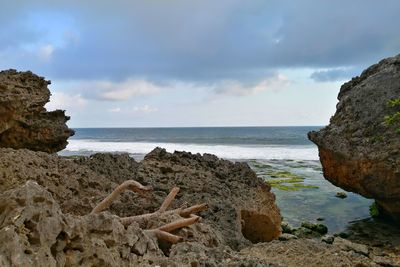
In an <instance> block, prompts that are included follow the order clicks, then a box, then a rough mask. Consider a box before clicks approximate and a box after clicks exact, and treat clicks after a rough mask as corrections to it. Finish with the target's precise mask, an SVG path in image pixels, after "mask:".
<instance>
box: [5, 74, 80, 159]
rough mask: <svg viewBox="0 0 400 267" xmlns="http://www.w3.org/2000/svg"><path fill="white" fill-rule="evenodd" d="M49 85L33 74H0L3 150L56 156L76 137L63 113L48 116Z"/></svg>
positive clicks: (58, 111) (53, 112)
mask: <svg viewBox="0 0 400 267" xmlns="http://www.w3.org/2000/svg"><path fill="white" fill-rule="evenodd" d="M49 84H50V82H49V81H46V80H45V79H44V78H42V77H39V76H37V75H35V74H33V73H31V72H17V71H15V70H7V71H1V72H0V147H11V148H16V149H19V148H27V149H31V150H36V151H44V152H49V153H53V152H57V151H60V150H62V149H64V148H65V147H66V145H67V144H68V143H67V139H68V137H70V136H71V135H73V134H74V132H73V130H71V129H68V127H67V125H66V124H65V123H66V122H67V120H69V117H67V116H65V114H64V111H62V110H56V111H52V112H47V111H46V109H45V108H44V105H45V104H46V103H47V102H49V99H50V91H49V89H48V88H47V86H48V85H49Z"/></svg>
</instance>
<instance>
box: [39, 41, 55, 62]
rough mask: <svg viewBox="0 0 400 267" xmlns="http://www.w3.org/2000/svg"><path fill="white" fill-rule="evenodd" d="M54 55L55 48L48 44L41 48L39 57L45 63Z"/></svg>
mask: <svg viewBox="0 0 400 267" xmlns="http://www.w3.org/2000/svg"><path fill="white" fill-rule="evenodd" d="M53 53H54V46H53V45H52V44H47V45H43V46H41V47H39V51H38V57H39V59H41V60H43V61H49V60H50V59H51V58H52V56H53Z"/></svg>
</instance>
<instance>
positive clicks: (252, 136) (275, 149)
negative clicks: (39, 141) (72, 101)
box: [61, 127, 321, 160]
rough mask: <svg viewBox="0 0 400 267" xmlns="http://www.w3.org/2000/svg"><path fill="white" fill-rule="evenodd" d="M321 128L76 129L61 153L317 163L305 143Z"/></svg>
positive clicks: (312, 149)
mask: <svg viewBox="0 0 400 267" xmlns="http://www.w3.org/2000/svg"><path fill="white" fill-rule="evenodd" d="M320 128H321V127H197V128H78V129H75V131H76V134H75V136H73V137H72V138H70V139H69V145H68V146H67V148H66V149H65V150H64V151H63V152H62V153H61V154H64V155H68V154H71V153H72V154H76V153H78V154H91V153H94V152H127V153H130V154H131V155H133V156H134V157H135V158H136V157H138V158H140V157H141V156H143V155H145V154H147V153H149V152H150V151H151V150H153V149H154V148H155V147H157V146H159V147H163V148H165V149H166V150H167V151H169V152H174V151H175V150H177V151H189V152H192V153H211V154H215V155H217V156H219V157H222V158H226V159H299V160H318V150H317V147H316V146H315V145H314V144H313V143H311V142H310V141H309V140H308V139H307V133H308V132H309V131H313V130H318V129H320Z"/></svg>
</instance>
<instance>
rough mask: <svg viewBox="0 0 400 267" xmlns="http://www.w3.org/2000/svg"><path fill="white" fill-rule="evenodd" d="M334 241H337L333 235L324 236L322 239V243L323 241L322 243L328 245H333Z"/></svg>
mask: <svg viewBox="0 0 400 267" xmlns="http://www.w3.org/2000/svg"><path fill="white" fill-rule="evenodd" d="M334 240H335V237H334V236H331V235H324V236H323V237H322V238H321V241H322V242H325V243H327V244H332V243H333V241H334Z"/></svg>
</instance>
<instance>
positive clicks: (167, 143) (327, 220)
mask: <svg viewBox="0 0 400 267" xmlns="http://www.w3.org/2000/svg"><path fill="white" fill-rule="evenodd" d="M320 128H321V127H202V128H78V129H75V131H76V134H75V136H73V137H72V138H70V139H69V144H68V146H67V148H66V149H65V150H63V151H61V152H60V154H61V155H64V156H68V155H90V154H93V153H96V152H115V153H120V152H127V153H129V154H130V155H131V156H132V157H134V158H135V159H137V160H141V159H143V157H144V155H145V154H147V153H149V152H150V151H151V150H153V149H154V148H156V147H162V148H165V149H166V150H167V151H169V152H174V151H175V150H176V151H188V152H192V153H201V154H202V153H211V154H215V155H217V156H218V157H221V158H225V159H228V160H232V161H245V162H247V163H248V164H249V165H250V167H251V168H252V169H253V170H254V171H255V172H256V173H257V175H258V176H260V177H261V178H263V179H265V180H266V181H269V182H271V184H272V191H273V192H274V193H275V195H276V198H277V204H278V206H279V208H280V210H281V214H282V216H283V218H284V220H285V221H288V222H289V223H291V224H292V225H293V226H299V225H300V224H301V222H303V221H312V222H316V221H317V219H319V220H323V221H322V223H324V224H326V225H327V226H328V228H329V232H331V233H335V232H340V231H344V230H345V229H346V228H347V226H348V225H349V223H350V222H352V221H357V220H361V219H365V218H368V217H369V206H370V205H371V203H372V200H369V199H365V198H363V197H361V196H359V195H357V194H353V193H350V192H346V194H347V198H345V199H341V198H337V197H336V196H335V195H336V193H337V192H343V190H342V189H340V188H338V187H336V186H334V185H332V184H331V183H329V182H328V181H327V180H325V179H324V177H323V175H322V167H321V164H320V162H319V157H318V149H317V147H316V146H315V145H314V144H313V143H312V142H310V141H309V140H308V139H307V133H308V132H309V131H313V130H318V129H320Z"/></svg>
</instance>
